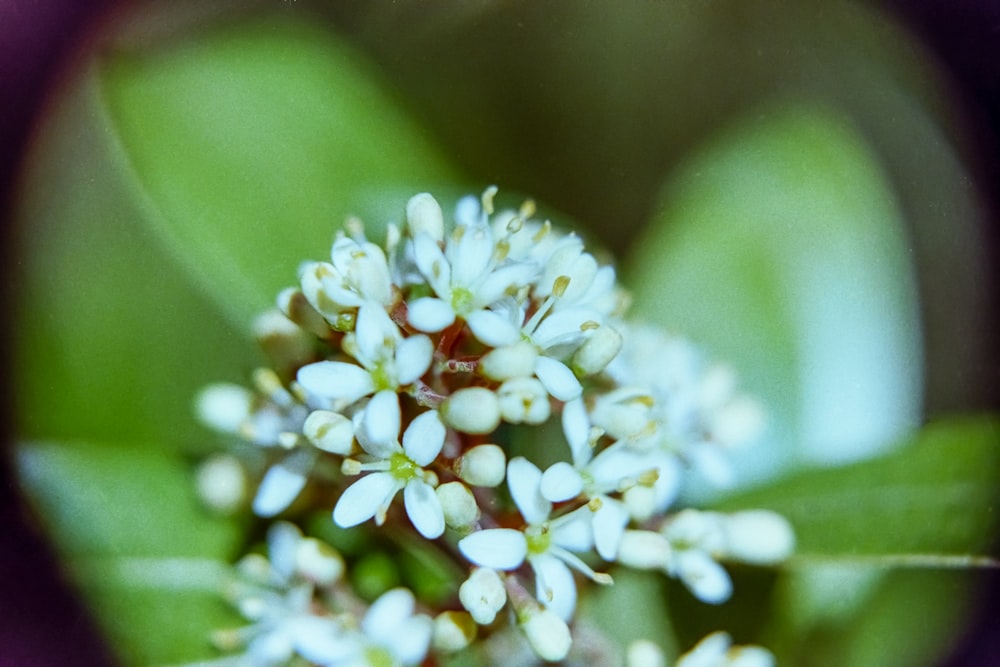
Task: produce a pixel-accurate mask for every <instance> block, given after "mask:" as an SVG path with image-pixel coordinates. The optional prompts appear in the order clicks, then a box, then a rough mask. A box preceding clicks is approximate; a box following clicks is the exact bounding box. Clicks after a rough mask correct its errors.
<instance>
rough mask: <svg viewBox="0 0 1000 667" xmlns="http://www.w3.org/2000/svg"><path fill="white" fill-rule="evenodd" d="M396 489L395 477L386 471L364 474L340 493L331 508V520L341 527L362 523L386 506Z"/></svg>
mask: <svg viewBox="0 0 1000 667" xmlns="http://www.w3.org/2000/svg"><path fill="white" fill-rule="evenodd" d="M398 490H399V483H398V482H397V481H396V478H395V477H393V476H392V475H391V474H389V473H387V472H373V473H371V474H369V475H365V476H364V477H362V478H361V479H359V480H358V481H356V482H354V484H351V485H350V486H349V487H347V488H346V489H345V490H344V492H343V493H342V494H340V499H339V500H338V501H337V505H336V506H335V507H334V508H333V522H334V523H335V524H337V525H338V526H340V527H341V528H350V527H351V526H356V525H358V524H359V523H364V522H365V521H367V520H368V519H370V518H372V517H373V516H375V515H376V514H377V513H378V512H379V511H380V510H382V509H384V508H387V507H388V505H389V503H390V502H391V501H392V497H393V496H394V495H395V494H396V491H398Z"/></svg>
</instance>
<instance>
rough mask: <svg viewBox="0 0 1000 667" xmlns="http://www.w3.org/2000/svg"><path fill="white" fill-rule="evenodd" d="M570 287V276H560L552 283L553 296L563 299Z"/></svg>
mask: <svg viewBox="0 0 1000 667" xmlns="http://www.w3.org/2000/svg"><path fill="white" fill-rule="evenodd" d="M568 287H569V276H559V277H558V278H556V279H555V280H553V281H552V295H553V296H556V297H561V296H562V295H563V294H565V293H566V289H567V288H568Z"/></svg>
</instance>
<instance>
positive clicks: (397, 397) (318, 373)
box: [198, 188, 793, 665]
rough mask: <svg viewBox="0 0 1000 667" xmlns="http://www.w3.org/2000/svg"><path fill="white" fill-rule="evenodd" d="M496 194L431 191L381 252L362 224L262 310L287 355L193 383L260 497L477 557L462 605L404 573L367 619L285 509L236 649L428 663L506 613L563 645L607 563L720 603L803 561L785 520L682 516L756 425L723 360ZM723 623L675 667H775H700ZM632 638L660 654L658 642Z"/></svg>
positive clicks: (270, 340)
mask: <svg viewBox="0 0 1000 667" xmlns="http://www.w3.org/2000/svg"><path fill="white" fill-rule="evenodd" d="M495 192H496V189H495V188H490V189H488V190H487V191H486V192H485V193H484V194H483V195H482V197H481V198H478V199H477V198H473V197H467V198H465V199H462V200H461V201H459V202H458V205H457V207H456V210H455V214H454V223H453V224H449V223H447V222H446V219H445V215H444V213H443V212H442V209H441V207H440V205H439V204H438V202H437V201H436V200H435V199H434V198H433V197H432V196H431V195H429V194H418V195H416V196H414V197H412V198H411V199H410V200H409V202H408V203H407V205H406V208H405V220H404V224H402V225H400V226H396V225H394V224H390V225H389V226H388V228H387V230H386V234H385V243H384V244H382V245H379V244H376V243H374V242H372V241H370V240H369V239H368V238H367V236H366V235H365V233H364V228H363V226H362V225H361V223H360V222H358V221H356V220H351V221H349V222H348V223H347V225H346V226H345V230H344V231H343V232H341V233H340V234H339V235H338V237H337V239H336V240H335V242H334V243H333V248H332V252H331V258H330V261H329V262H309V263H306V264H304V265H303V266H302V267H301V269H300V276H299V278H300V282H299V286H297V287H294V288H289V289H288V290H285V291H284V292H282V294H281V295H280V296H279V298H278V310H277V311H275V312H272V313H268V314H266V315H265V316H263V317H262V318H261V319H260V320H259V321H258V324H257V327H256V329H257V335H258V338H259V339H260V341H261V343H262V344H263V346H264V349H265V350H266V351H267V352H268V353H269V355H270V357H271V359H272V362H273V368H272V369H269V370H259V371H257V373H256V374H255V377H254V384H255V391H249V390H246V389H242V388H239V387H235V386H231V385H212V386H210V387H208V388H207V389H206V390H205V391H204V392H203V393H202V395H201V397H200V399H199V403H198V405H199V412H200V414H201V416H202V419H203V421H205V423H207V424H208V425H210V426H212V427H214V428H215V429H216V430H219V431H222V432H225V433H231V434H236V435H238V436H240V437H241V438H242V440H243V441H245V442H246V443H249V445H250V448H251V449H253V450H255V451H256V453H257V455H258V457H257V459H256V464H254V463H253V461H252V460H251V458H249V457H246V456H244V464H242V468H240V469H241V470H243V469H246V470H248V471H249V472H248V473H247V474H248V476H249V477H251V478H257V479H259V484H258V485H257V488H256V492H255V494H254V497H253V500H252V509H253V511H254V513H255V514H257V515H258V516H260V517H265V518H268V517H275V516H277V515H279V514H284V515H286V516H291V515H295V514H296V512H297V509H296V506H297V505H301V504H305V505H308V506H310V507H313V506H315V505H316V504H317V503H324V502H329V503H330V504H329V505H327V506H326V507H327V508H328V509H332V519H333V522H334V524H336V526H338V527H339V528H342V529H349V528H352V527H355V526H359V525H362V524H367V522H369V521H372V522H373V523H374V525H375V526H376V527H381V531H387V532H388V534H392V535H396V536H399V535H405V534H409V535H411V536H413V537H414V538H417V536H419V539H420V540H423V541H425V542H426V543H427V544H428V545H431V547H432V548H433V549H435V550H437V551H439V552H440V553H442V554H444V555H445V557H446V558H447V559H449V560H450V561H452V562H458V563H460V564H461V567H462V568H463V569H464V571H465V575H464V578H462V579H459V580H457V581H456V582H455V586H454V589H455V590H454V591H453V592H452V594H451V599H446V600H445V601H444V602H440V601H438V602H437V603H435V604H436V607H437V608H432V606H431V605H427V606H426V608H425V609H424V611H426V612H428V613H432V612H433V620H432V618H431V616H429V615H424V614H416V615H414V610H415V609H416V606H415V605H416V604H417V602H416V599H415V597H414V595H413V593H411V592H410V591H408V590H407V589H405V588H403V589H394V590H390V591H388V592H386V593H384V594H383V595H382V596H381V597H379V598H378V599H377V600H375V601H374V602H373V603H372V604H371V606H370V607H369V608H367V610H366V609H365V608H364V604H363V603H362V602H361V600H360V598H358V597H357V596H352V595H351V594H350V593H349V590H348V589H349V586H347V584H345V583H344V581H343V580H342V578H341V577H340V575H341V573H342V571H343V569H344V561H343V559H342V558H341V557H340V556H338V555H337V554H336V553H335V552H333V551H332V550H330V549H329V547H324V546H323V545H321V544H320V543H318V542H317V541H316V540H314V539H313V538H303V537H302V536H301V534H300V533H299V532H297V530H296V529H294V528H293V527H291V526H290V525H289V524H286V523H276V524H274V527H273V528H272V530H271V534H270V538H269V544H270V564H269V565H268V564H267V561H266V560H264V559H263V557H262V556H255V557H248V559H249V560H245V561H244V563H242V564H241V566H240V568H239V569H240V572H242V573H243V574H244V575H247V576H245V577H244V580H245V581H244V583H243V585H242V587H241V588H240V591H239V594H238V595H237V596H236V599H237V602H238V605H239V608H240V609H241V610H242V611H243V613H244V615H245V616H247V618H248V619H250V620H251V621H253V625H251V626H249V627H248V628H246V629H244V630H242V631H239V632H237V633H235V634H234V635H233V636H232V637H231V639H233V641H231V642H229V644H232V645H240V646H244V647H245V650H246V652H247V654H248V655H251V656H252V657H253V660H256V662H255V663H254V664H283V661H285V660H287V659H289V658H290V657H291V656H293V655H297V656H299V658H301V659H304V660H305V661H307V662H308V663H310V664H319V665H341V664H345V665H346V664H351V665H355V664H371V665H381V664H403V665H406V664H419V663H421V662H422V661H424V660H425V659H426V658H427V656H428V655H432V654H434V653H436V652H448V651H455V650H460V649H463V648H465V647H467V646H468V645H469V644H470V643H472V642H474V641H476V640H477V639H483V640H486V639H488V638H490V637H491V636H494V635H496V636H499V635H503V634H504V633H509V632H510V631H512V629H516V630H519V631H520V636H521V637H523V640H522V643H523V642H524V641H525V640H526V644H527V646H529V647H530V649H531V650H532V651H533V652H534V654H535V655H536V656H537V657H538V658H540V659H542V660H547V661H558V660H562V659H564V658H566V656H567V655H568V654H569V652H570V650H571V648H572V646H573V638H574V631H573V619H574V614H575V610H576V606H577V597H578V594H579V591H578V586H579V585H580V584H581V582H586V581H589V582H593V583H596V584H598V585H611V584H612V583H613V581H612V577H611V576H610V575H609V574H607V573H606V572H604V571H603V570H605V569H608V568H610V567H611V566H613V565H614V564H617V565H620V566H629V567H634V568H640V569H658V570H662V571H663V572H664V573H666V574H667V575H668V576H671V577H675V578H678V579H680V580H681V581H682V582H683V583H684V584H685V585H686V586H687V587H688V588H689V589H690V590H691V591H692V592H693V594H694V595H695V596H697V597H698V598H700V599H701V600H703V601H705V602H708V603H720V602H722V601H724V600H725V599H727V598H728V597H729V595H730V592H731V587H732V586H731V583H730V580H729V577H728V574H727V572H726V570H725V568H724V567H723V565H722V564H721V563H722V562H725V561H743V562H748V563H752V564H772V563H777V562H779V561H781V560H782V559H784V558H785V557H787V555H788V554H789V553H790V552H791V549H792V546H793V537H792V532H791V529H790V527H789V526H788V524H787V522H785V521H784V519H782V518H781V517H779V516H777V515H775V514H773V513H769V512H764V511H751V512H742V513H737V514H733V515H723V514H718V513H712V512H699V511H697V510H694V509H683V510H680V511H676V510H675V509H674V505H675V502H676V499H677V497H678V493H679V490H680V487H681V483H682V480H683V476H684V474H685V473H686V472H687V471H692V470H693V471H696V472H698V473H699V474H701V475H702V476H704V477H706V478H707V479H709V480H710V481H715V482H718V483H725V482H726V480H727V479H728V468H727V465H726V452H727V450H729V449H731V448H733V447H738V446H742V445H745V444H748V443H749V442H751V441H753V439H754V438H755V437H756V436H757V434H758V433H759V431H760V427H761V426H762V424H763V419H762V414H763V413H762V410H761V409H760V407H759V406H758V405H757V403H756V402H755V401H753V400H752V399H751V398H749V397H747V396H745V395H743V394H741V393H739V391H738V390H737V387H736V382H735V376H734V374H733V373H732V371H731V370H729V369H728V368H727V367H724V366H721V365H711V364H708V363H706V362H705V360H704V359H703V358H702V355H701V354H700V353H699V351H698V350H697V349H696V348H695V347H694V346H692V345H691V344H690V343H687V342H686V341H683V340H681V339H677V338H673V337H670V336H667V335H666V334H665V333H664V332H662V331H660V330H658V329H654V328H651V327H645V326H642V325H638V324H635V323H632V322H629V321H627V320H626V319H625V310H626V306H627V301H628V299H627V295H626V294H625V293H624V291H623V290H621V288H620V287H619V286H618V284H617V282H616V279H615V272H614V269H613V267H611V266H610V265H606V264H602V263H600V262H599V261H598V260H597V259H596V258H595V256H594V255H593V254H591V253H589V252H587V251H586V250H585V248H584V244H583V241H582V240H581V238H580V237H579V236H577V235H576V234H572V233H569V234H566V233H560V232H559V231H557V230H556V229H555V228H554V227H553V226H552V225H551V224H550V223H549V222H547V221H545V222H543V221H539V220H537V219H535V217H534V213H535V211H534V206H533V205H532V204H531V202H527V203H525V204H523V205H522V206H521V207H520V209H518V210H503V211H495V210H494V204H493V197H494V195H495ZM546 425H553V426H555V429H556V431H555V432H556V433H559V432H560V431H561V437H555V438H554V437H553V429H552V428H551V427H549V426H546ZM543 429H544V431H543ZM543 432H544V434H545V435H544V437H542V436H541V435H540V434H541V433H543ZM255 465H256V467H255ZM213 466H214V467H213V468H212V469H211V470H213V471H217V474H215V475H212V474H205V475H202V477H201V478H200V484H201V486H202V487H203V490H204V495H205V497H206V498H207V499H210V500H211V502H213V504H214V505H216V506H218V507H225V508H230V507H233V506H237V505H238V504H239V498H240V497H241V494H242V489H241V488H239V487H240V480H242V479H243V477H241V476H240V474H234V473H232V470H231V466H230V467H226V466H222V465H220V464H219V461H214V462H213ZM255 471H256V472H255ZM234 480H235V481H234ZM222 487H224V488H226V489H228V488H230V487H232V489H231V491H229V492H227V491H224V490H222V491H220V488H222ZM310 487H315V492H314V493H313V494H312V495H310V494H308V493H304V492H305V490H306V489H307V488H310ZM329 490H332V493H327V491H329ZM400 491H401V492H402V500H401V502H400V500H398V499H397V498H398V496H399V495H400ZM303 496H306V497H305V498H304V497H303ZM327 498H329V499H330V500H326V499H327ZM381 531H376V532H381ZM324 549H326V551H324ZM323 554H325V555H323ZM598 563H604V564H605V566H599V565H598ZM404 626H405V629H404ZM715 637H716V636H714V635H713V636H712V637H710V638H708V639H706V642H709V644H708V645H706V646H707V648H705V647H702V648H696V649H695V650H694V652H693V653H691V654H688V655H687V656H685V657H682V659H681V663H679V664H684V665H688V664H690V665H695V664H698V665H700V664H734V665H735V664H754V665H757V664H768V663H767V659H769V658H768V656H769V654H767V653H766V651H764V650H763V649H756V648H754V649H752V650H750V649H747V651H749V653H747V652H746V651H744V653H743V654H745V655H752V656H756V657H755V658H754V659H753V660H746V659H742V661H739V660H735V659H734V660H731V661H729V662H726V661H725V660H724V659H723V657H718V658H717V659H715V658H713V659H712V660H714V662H712V661H708V662H706V660H709V659H708V658H702V657H698V656H701V655H703V654H706V655H707V654H708V653H713V655H715V654H716V653H717V654H718V656H724V654H726V650H728V639H725V640H724V641H725V642H726V644H725V647H723V649H721V652H720V650H719V649H716V648H713V647H715V646H716V645H717V644H719V642H720V641H723V639H719V638H715ZM719 637H722V636H721V635H719ZM236 640H239V641H236ZM709 640H711V641H709ZM703 643H704V642H703ZM699 646H701V645H699ZM633 653H634V654H635V655H637V656H646V658H641V659H640V658H636V659H635V660H633V659H632V658H630V662H632V663H634V664H637V665H638V664H657V663H656V662H655V661H656V659H657V658H656V657H655V653H656V651H655V645H654V644H650V643H648V642H647V643H639V645H636V646H633V647H631V648H630V651H629V654H630V655H632V654H633ZM651 655H652V657H650V656H651ZM761 656H764V657H761ZM650 661H652V662H650ZM660 661H661V662H662V657H661V658H660Z"/></svg>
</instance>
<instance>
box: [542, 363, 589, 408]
mask: <svg viewBox="0 0 1000 667" xmlns="http://www.w3.org/2000/svg"><path fill="white" fill-rule="evenodd" d="M535 375H536V376H537V377H538V379H539V380H540V381H541V383H542V384H543V385H545V390H546V391H548V392H549V393H550V394H551V395H552V397H553V398H556V399H558V400H560V401H572V400H573V399H574V398H579V396H580V394H581V393H582V392H583V387H581V386H580V381H579V380H577V379H576V376H575V375H573V371H571V370H570V369H569V367H568V366H566V364H564V363H563V362H561V361H558V360H556V359H553V358H552V357H545V356H539V357H538V359H536V360H535Z"/></svg>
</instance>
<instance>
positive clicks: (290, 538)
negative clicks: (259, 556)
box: [267, 521, 302, 581]
mask: <svg viewBox="0 0 1000 667" xmlns="http://www.w3.org/2000/svg"><path fill="white" fill-rule="evenodd" d="M301 541H302V532H301V531H300V530H299V529H298V528H297V527H296V526H295V525H293V524H290V523H288V522H286V521H278V522H277V523H274V524H272V525H271V527H270V528H269V529H268V531H267V558H268V560H269V561H271V568H272V569H273V570H274V571H275V572H276V573H277V574H279V575H280V576H281V577H282V579H284V580H286V581H288V580H290V579H291V578H292V575H293V574H295V554H296V552H297V551H298V548H299V542H301Z"/></svg>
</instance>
